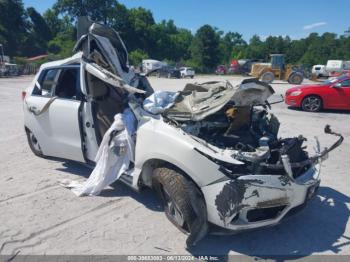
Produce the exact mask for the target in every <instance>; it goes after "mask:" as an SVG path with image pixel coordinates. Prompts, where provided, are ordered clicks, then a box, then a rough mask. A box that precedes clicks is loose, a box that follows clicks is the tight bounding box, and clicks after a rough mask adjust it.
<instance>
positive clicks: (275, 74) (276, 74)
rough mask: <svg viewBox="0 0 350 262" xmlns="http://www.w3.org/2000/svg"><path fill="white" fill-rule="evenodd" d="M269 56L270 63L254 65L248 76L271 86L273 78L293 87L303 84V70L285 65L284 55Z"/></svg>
mask: <svg viewBox="0 0 350 262" xmlns="http://www.w3.org/2000/svg"><path fill="white" fill-rule="evenodd" d="M270 56H271V62H270V63H256V64H254V65H253V66H252V70H251V72H250V75H252V76H254V77H257V78H259V79H261V81H263V82H265V83H268V84H271V83H272V82H273V80H275V78H276V79H279V80H285V81H288V83H290V84H294V85H300V84H301V83H302V82H303V80H304V72H303V70H302V69H301V68H299V67H297V66H295V65H291V64H285V61H284V54H271V55H270Z"/></svg>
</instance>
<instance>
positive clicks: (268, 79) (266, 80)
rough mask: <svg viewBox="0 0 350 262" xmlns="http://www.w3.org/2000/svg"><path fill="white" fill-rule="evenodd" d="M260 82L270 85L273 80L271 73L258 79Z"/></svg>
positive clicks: (266, 73) (264, 74)
mask: <svg viewBox="0 0 350 262" xmlns="http://www.w3.org/2000/svg"><path fill="white" fill-rule="evenodd" d="M260 79H261V81H262V82H264V83H267V84H271V83H272V82H273V80H274V79H275V76H274V74H273V73H272V72H265V73H263V74H262V75H261V77H260Z"/></svg>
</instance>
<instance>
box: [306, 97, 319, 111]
mask: <svg viewBox="0 0 350 262" xmlns="http://www.w3.org/2000/svg"><path fill="white" fill-rule="evenodd" d="M301 108H302V109H303V110H304V111H307V112H319V111H320V110H321V109H322V99H321V98H320V97H318V96H314V95H311V96H307V97H305V98H304V99H303V101H302V102H301Z"/></svg>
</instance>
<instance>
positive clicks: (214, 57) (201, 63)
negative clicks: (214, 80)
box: [190, 25, 220, 72]
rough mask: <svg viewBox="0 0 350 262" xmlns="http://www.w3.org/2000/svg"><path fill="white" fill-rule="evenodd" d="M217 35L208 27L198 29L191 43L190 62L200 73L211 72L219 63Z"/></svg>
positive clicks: (218, 39) (218, 40)
mask: <svg viewBox="0 0 350 262" xmlns="http://www.w3.org/2000/svg"><path fill="white" fill-rule="evenodd" d="M219 42H220V38H219V35H218V34H217V33H216V32H215V30H214V29H213V28H212V27H211V26H210V25H204V26H202V27H200V28H199V29H198V30H197V32H196V34H195V36H194V39H193V41H192V44H191V47H190V50H191V60H192V61H193V64H194V65H195V67H196V68H197V69H198V70H200V71H202V72H211V71H212V70H213V69H214V68H215V66H216V65H217V64H218V63H219V61H220V52H219Z"/></svg>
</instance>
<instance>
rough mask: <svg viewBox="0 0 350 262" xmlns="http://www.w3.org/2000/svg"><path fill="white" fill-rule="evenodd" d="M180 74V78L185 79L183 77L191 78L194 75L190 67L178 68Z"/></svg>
mask: <svg viewBox="0 0 350 262" xmlns="http://www.w3.org/2000/svg"><path fill="white" fill-rule="evenodd" d="M180 73H181V77H182V78H185V77H190V78H193V77H194V75H195V71H194V69H193V68H192V67H180Z"/></svg>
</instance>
